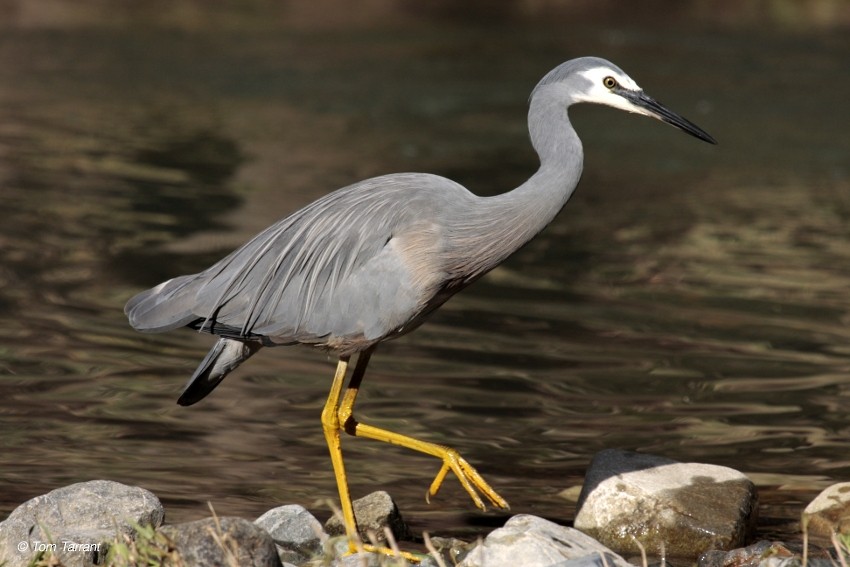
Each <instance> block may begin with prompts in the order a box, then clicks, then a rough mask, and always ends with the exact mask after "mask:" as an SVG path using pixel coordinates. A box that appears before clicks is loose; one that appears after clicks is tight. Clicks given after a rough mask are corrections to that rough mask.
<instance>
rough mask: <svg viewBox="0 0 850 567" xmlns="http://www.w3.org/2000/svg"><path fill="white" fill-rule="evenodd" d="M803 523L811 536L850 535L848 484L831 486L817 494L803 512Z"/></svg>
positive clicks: (849, 484) (849, 491) (849, 483)
mask: <svg viewBox="0 0 850 567" xmlns="http://www.w3.org/2000/svg"><path fill="white" fill-rule="evenodd" d="M803 522H804V523H805V525H806V529H807V530H808V532H809V535H811V536H815V537H819V538H825V539H829V538H831V537H832V534H833V533H839V534H850V482H841V483H838V484H833V485H832V486H830V487H828V488H826V489H825V490H824V491H823V492H821V493H820V494H818V495H817V497H815V499H814V500H812V501H811V502H810V503H809V505H808V506H806V509H805V510H803Z"/></svg>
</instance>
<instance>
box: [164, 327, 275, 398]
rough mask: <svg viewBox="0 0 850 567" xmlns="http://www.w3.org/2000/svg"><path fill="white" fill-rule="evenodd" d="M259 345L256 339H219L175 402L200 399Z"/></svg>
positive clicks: (258, 347) (257, 348)
mask: <svg viewBox="0 0 850 567" xmlns="http://www.w3.org/2000/svg"><path fill="white" fill-rule="evenodd" d="M261 347H262V344H260V343H259V342H257V341H237V340H234V339H219V340H218V342H217V343H215V345H214V346H213V347H212V348H211V349H210V351H209V352H208V353H207V356H205V357H204V360H202V361H201V364H200V365H199V366H198V369H197V370H195V373H194V374H193V375H192V377H191V378H190V379H189V382H188V383H187V384H186V387H185V388H183V393H182V394H180V397H179V398H178V399H177V403H178V404H180V405H181V406H191V405H192V404H194V403H197V402H199V401H201V400H202V399H204V398H205V397H206V396H207V394H209V393H210V392H212V391H213V390H214V389H215V387H216V386H218V385H219V383H221V381H222V380H224V377H225V376H227V375H228V374H230V372H231V371H232V370H233V369H235V368H236V367H237V366H239V365H240V364H242V363H243V362H245V361H246V360H248V358H250V357H251V355H253V354H254V353H255V352H257V351H258V350H260V348H261Z"/></svg>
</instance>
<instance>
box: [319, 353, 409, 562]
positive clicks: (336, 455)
mask: <svg viewBox="0 0 850 567" xmlns="http://www.w3.org/2000/svg"><path fill="white" fill-rule="evenodd" d="M367 359H368V356H367ZM358 366H359V360H358ZM347 370H348V357H347V356H345V357H340V359H339V363H338V364H337V367H336V373H335V374H334V380H333V385H332V386H331V391H330V393H329V394H328V400H327V402H325V407H324V409H323V410H322V429H323V430H324V432H325V440H326V441H327V443H328V449H329V450H330V453H331V462H332V463H333V468H334V476H335V477H336V484H337V490H338V491H339V500H340V506H341V507H342V519H343V523H344V524H345V535H346V536H347V537H348V550H349V553H357V552H358V551H360V550H361V549H362V550H363V551H372V552H376V553H382V554H385V555H397V556H401V557H403V558H404V559H406V560H407V561H410V562H412V563H419V562H420V561H421V559H422V558H421V557H418V556H416V555H413V554H411V553H407V552H404V551H393V550H392V549H389V548H385V547H375V546H373V545H360V546H359V547H360V549H358V543H359V542H360V538H359V536H358V533H357V520H356V518H355V517H354V505H353V504H352V503H351V493H350V492H349V489H348V477H347V476H346V474H345V463H344V462H343V459H342V447H341V446H340V440H339V432H340V430H341V429H342V427H341V423H340V421H339V396H340V393H341V392H342V385H343V382H344V381H345V373H346V371H347Z"/></svg>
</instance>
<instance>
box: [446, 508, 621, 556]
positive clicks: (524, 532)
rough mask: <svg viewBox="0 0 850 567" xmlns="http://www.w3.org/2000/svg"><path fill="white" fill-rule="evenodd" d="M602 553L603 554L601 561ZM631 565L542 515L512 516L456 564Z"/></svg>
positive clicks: (604, 548)
mask: <svg viewBox="0 0 850 567" xmlns="http://www.w3.org/2000/svg"><path fill="white" fill-rule="evenodd" d="M602 554H604V555H605V559H604V561H603V560H602ZM517 565H522V566H523V567H555V566H558V567H563V566H575V567H582V566H586V567H590V566H595V565H599V567H604V566H605V565H607V567H633V566H632V565H631V564H629V563H628V562H627V561H626V560H625V559H623V558H622V557H620V556H619V555H617V554H615V553H614V552H612V551H611V550H610V549H608V548H607V547H605V546H604V545H602V544H600V543H599V542H597V541H595V540H593V539H592V538H590V537H588V536H587V535H585V534H583V533H581V532H580V531H578V530H576V529H573V528H568V527H564V526H559V525H558V524H555V523H553V522H550V521H548V520H544V519H543V518H538V517H536V516H529V515H519V516H514V517H512V518H511V519H510V520H508V521H507V523H506V524H505V525H504V527H501V528H499V529H497V530H494V531H493V532H491V533H490V534H489V535H488V536H487V537H486V538H485V539H484V542H483V543H482V544H481V545H479V546H478V547H476V548H475V549H473V550H472V551H471V552H470V553H469V555H467V556H466V558H465V559H464V560H463V561H461V563H460V565H459V567H516V566H517Z"/></svg>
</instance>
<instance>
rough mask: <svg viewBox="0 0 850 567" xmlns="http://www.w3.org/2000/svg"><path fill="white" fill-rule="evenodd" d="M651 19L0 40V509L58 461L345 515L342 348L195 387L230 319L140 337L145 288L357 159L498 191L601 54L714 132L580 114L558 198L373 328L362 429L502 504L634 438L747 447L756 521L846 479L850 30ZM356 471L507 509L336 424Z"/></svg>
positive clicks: (784, 520)
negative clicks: (428, 448)
mask: <svg viewBox="0 0 850 567" xmlns="http://www.w3.org/2000/svg"><path fill="white" fill-rule="evenodd" d="M675 23H676V25H667V26H664V27H661V26H656V27H651V26H650V27H647V25H644V24H641V23H640V20H639V19H638V20H637V21H631V20H629V21H626V20H625V19H624V20H622V21H621V20H615V21H608V20H605V19H602V20H599V19H595V20H587V21H584V20H578V21H577V22H570V21H555V22H552V21H548V22H537V23H534V24H527V23H526V24H524V25H514V24H511V23H510V22H499V21H496V22H485V23H481V22H476V23H471V22H465V23H464V21H461V22H460V23H458V22H453V23H440V22H439V21H433V20H431V21H428V23H423V24H422V25H418V24H410V23H409V22H408V23H407V24H404V25H401V24H399V25H391V24H387V25H386V26H380V25H375V26H370V27H368V28H366V29H361V28H354V29H345V30H342V31H340V30H339V29H335V28H332V29H322V30H320V31H318V32H317V31H312V30H306V29H303V28H298V27H293V28H288V27H286V26H285V25H282V26H265V27H260V28H259V29H255V30H252V29H246V28H244V27H238V26H237V27H227V26H224V27H221V26H211V27H210V28H209V29H207V28H205V27H199V28H192V29H189V30H186V29H179V28H174V27H168V26H154V25H147V26H134V27H130V26H123V27H111V26H92V27H86V26H83V27H69V28H61V27H60V28H55V27H53V28H41V27H32V28H27V27H19V28H16V27H12V28H10V29H6V30H3V34H2V36H0V195H2V203H3V213H2V219H3V222H2V223H0V284H2V285H0V375H2V376H0V447H2V451H0V517H3V516H4V515H5V514H6V513H8V512H9V511H11V510H12V509H14V507H15V506H17V505H18V504H20V503H21V502H23V501H24V500H25V499H27V498H30V497H32V496H35V495H38V494H41V493H43V492H45V491H47V490H50V489H52V488H56V487H59V486H62V485H65V484H68V483H71V482H76V481H81V480H88V479H93V478H109V479H113V480H117V481H121V482H124V483H128V484H137V485H141V486H144V487H146V488H148V489H150V490H152V491H154V492H155V493H156V494H157V495H159V496H160V498H161V499H162V500H163V502H164V503H165V505H166V509H167V513H168V518H169V520H170V521H181V520H190V519H196V518H199V517H201V516H203V515H205V514H206V513H207V505H206V502H207V501H209V502H212V504H213V505H214V507H215V509H216V511H217V512H218V513H219V514H222V515H243V516H247V517H253V516H256V515H259V514H260V513H262V512H263V511H265V510H266V509H268V508H270V507H272V506H275V505H278V504H281V503H301V504H303V505H306V506H308V507H312V508H313V509H314V510H316V511H317V512H318V513H319V515H321V514H323V513H324V514H325V515H327V514H329V511H328V508H327V506H326V505H325V504H315V503H316V501H317V500H320V499H322V498H335V497H336V494H335V487H334V481H333V476H332V473H331V469H330V462H329V460H328V458H327V450H326V448H325V446H324V440H323V436H322V431H321V426H320V424H319V412H320V410H321V406H322V404H323V402H324V398H325V396H326V394H327V390H328V387H329V385H330V378H331V375H332V373H333V368H334V361H333V360H332V358H329V357H328V356H327V355H326V354H323V353H321V352H318V351H311V350H307V349H298V348H289V349H284V348H281V349H269V350H265V351H263V352H262V353H261V354H260V355H259V356H257V357H256V358H254V359H252V360H251V361H250V363H249V364H246V365H245V366H244V367H242V368H240V370H239V371H238V372H236V373H234V375H232V376H230V377H229V378H228V379H227V380H226V381H225V382H224V383H223V384H222V385H221V386H220V387H219V388H218V389H217V390H216V392H215V393H214V394H213V395H211V396H210V397H209V398H208V399H207V400H205V401H204V402H203V403H201V404H199V405H197V406H193V407H191V408H181V407H178V406H177V405H176V404H175V403H174V402H175V400H176V397H177V395H178V393H179V391H180V389H181V387H182V385H183V383H184V382H185V380H186V379H187V378H188V376H189V375H191V373H192V371H193V370H194V368H195V366H196V365H197V363H198V362H199V361H200V359H201V358H202V357H203V355H204V353H205V352H206V349H207V348H209V345H210V343H211V339H210V338H209V337H206V336H199V335H197V334H195V333H192V332H190V331H185V332H178V331H175V332H172V333H168V334H165V335H141V334H138V333H136V332H134V331H133V330H131V329H130V328H129V327H128V325H127V323H126V319H125V318H124V315H123V312H122V308H123V305H124V302H125V301H126V300H127V299H128V298H129V297H130V296H131V295H132V294H134V293H135V292H137V291H139V290H141V289H144V288H147V287H150V286H152V285H154V284H157V283H159V282H160V281H163V280H165V279H167V278H170V277H173V276H175V275H179V274H182V273H190V272H193V271H196V270H199V269H202V268H204V267H206V266H207V265H209V263H211V262H213V261H215V260H217V259H218V258H219V257H221V256H222V255H224V254H225V253H227V252H228V251H229V250H231V249H232V248H233V247H235V246H237V245H238V244H239V243H241V242H242V241H244V240H245V239H246V238H248V237H250V236H251V235H253V234H254V233H255V232H257V231H259V230H260V229H262V228H264V227H265V226H266V225H268V224H270V223H271V222H273V221H274V220H276V219H277V218H279V217H281V216H283V215H285V214H286V213H288V212H290V211H292V210H294V209H296V208H297V207H299V206H301V205H303V204H306V203H307V202H309V201H310V200H312V199H314V198H317V197H319V196H320V195H323V194H325V193H327V192H328V191H330V190H332V189H335V188H337V187H340V186H343V185H345V184H348V183H350V182H354V181H356V180H359V179H362V178H365V177H368V176H371V175H377V174H380V173H387V172H391V171H411V170H412V171H428V172H434V173H440V174H443V175H446V176H448V177H451V178H453V179H456V180H458V181H460V182H462V183H464V184H465V185H467V186H468V187H469V188H470V189H471V190H473V191H475V192H477V193H480V194H493V193H496V192H501V191H504V190H507V189H509V188H511V187H514V186H516V185H517V184H519V183H520V182H522V181H523V180H524V179H525V178H526V177H527V176H528V175H529V174H530V173H532V172H533V170H534V168H535V165H536V162H535V157H534V155H533V153H532V150H531V149H530V146H529V144H528V142H527V133H526V125H525V112H526V101H527V97H528V94H529V92H530V90H531V88H532V87H533V86H534V84H535V83H536V81H537V80H538V79H539V77H540V76H542V75H543V74H544V73H545V72H546V71H548V70H549V69H550V68H551V67H553V66H554V65H556V64H557V63H559V62H561V61H563V60H565V59H568V58H571V57H574V56H578V55H584V54H597V55H601V56H605V57H608V58H610V59H612V60H614V61H615V62H617V63H618V64H619V65H620V66H622V67H623V68H624V69H626V70H627V72H629V73H630V74H631V75H632V76H633V77H634V78H636V80H637V81H638V82H640V83H641V85H642V86H643V87H644V88H646V89H647V91H648V92H650V94H652V95H654V96H656V97H657V98H659V99H660V100H662V101H664V102H665V103H666V104H668V105H669V106H671V107H673V108H675V109H676V110H678V111H680V112H681V113H682V114H684V115H686V116H688V117H689V118H691V119H692V120H693V121H695V122H697V123H698V124H700V125H701V126H703V127H704V128H705V129H706V130H708V131H709V132H711V133H712V134H713V135H714V136H715V137H716V138H717V139H718V140H720V145H719V146H716V147H713V146H709V145H707V144H702V143H700V142H698V141H696V140H695V139H692V138H689V137H687V136H685V135H683V134H681V133H680V132H677V131H675V130H673V129H672V128H669V127H667V126H664V125H661V124H658V123H655V122H652V121H650V120H647V119H645V118H637V117H632V116H627V115H624V114H622V113H619V112H615V111H613V110H610V109H599V108H576V109H575V110H574V112H573V113H572V115H573V117H574V122H575V124H576V127H577V129H578V130H579V133H580V135H581V136H582V138H583V140H584V145H585V152H586V163H585V174H584V178H583V180H582V182H581V185H580V187H579V190H578V192H577V194H576V196H575V197H574V198H573V200H572V201H571V203H570V204H569V205H568V206H567V208H566V209H565V210H564V211H563V212H562V214H561V215H559V216H558V218H557V219H556V220H555V222H554V223H553V224H552V225H551V226H550V227H549V228H548V229H547V230H546V231H545V232H544V233H543V234H541V235H540V237H538V238H537V239H536V240H535V241H533V242H532V243H531V244H530V245H529V246H528V247H526V248H525V249H523V250H522V251H521V252H520V253H518V254H517V255H516V256H515V257H513V258H512V259H511V260H510V261H509V262H507V263H506V264H505V265H504V266H503V267H501V268H499V269H497V270H496V271H494V272H493V273H492V274H491V275H490V276H488V277H487V278H485V279H483V280H482V281H480V282H478V283H477V284H476V285H475V286H473V287H472V288H470V289H468V290H467V291H466V292H464V293H463V294H461V295H459V296H458V297H456V298H454V299H453V300H452V301H450V302H449V303H448V304H447V305H446V306H445V307H444V308H443V309H442V310H441V311H440V312H438V313H437V314H436V315H435V316H434V317H433V318H432V320H431V321H430V322H429V323H428V324H426V325H425V326H423V327H422V328H421V329H419V330H418V331H417V332H416V333H413V334H411V335H409V336H407V337H405V338H403V339H401V340H398V341H395V342H392V343H388V344H386V345H384V346H382V347H381V348H379V349H378V351H377V354H376V355H375V357H374V358H373V362H372V366H371V370H372V371H371V373H370V375H369V377H368V379H367V381H366V383H365V389H364V391H363V393H362V397H361V400H362V401H360V403H359V406H358V409H359V412H360V416H361V418H362V419H363V420H364V421H367V422H371V423H374V424H376V425H380V426H383V427H387V428H390V429H394V430H398V431H401V432H404V433H407V434H410V435H414V436H419V437H422V438H425V439H429V440H432V441H436V442H440V443H449V444H452V445H453V446H455V447H456V448H457V449H459V450H460V451H461V452H462V453H463V454H464V455H465V456H466V457H467V458H468V459H469V460H470V461H471V462H472V463H474V464H475V465H476V466H477V467H478V468H479V470H480V471H481V472H482V474H483V475H484V476H485V477H486V478H487V479H488V480H489V481H490V482H491V484H492V485H493V486H494V487H495V488H497V490H499V491H500V492H501V493H502V495H503V496H504V497H505V498H506V499H508V501H509V502H510V503H511V505H512V512H529V513H535V514H539V515H543V516H547V517H550V518H553V519H556V520H559V521H563V522H568V521H571V519H572V516H573V512H574V510H573V504H572V503H571V502H570V501H568V500H566V499H565V498H564V497H562V496H561V495H559V493H560V492H561V491H562V490H564V489H566V488H569V487H571V486H573V485H576V484H580V482H581V479H582V477H583V474H584V470H585V467H586V466H587V464H588V461H589V460H590V458H591V457H592V455H593V454H594V453H596V452H597V451H599V450H601V449H604V448H609V447H622V448H627V449H633V450H640V451H646V452H651V453H656V454H660V455H664V456H667V457H671V458H675V459H679V460H698V461H702V462H708V463H714V464H719V465H728V466H732V467H735V468H737V469H739V470H742V471H743V472H745V473H747V474H748V475H750V476H751V478H753V479H754V481H755V482H756V483H757V484H758V486H759V490H760V494H761V502H762V510H761V513H762V517H763V520H762V528H761V529H762V530H763V531H764V532H776V531H779V532H782V531H786V530H792V531H793V529H794V528H793V525H791V524H790V523H789V522H791V521H793V519H794V518H796V517H797V516H798V514H799V512H800V506H801V503H804V502H806V501H807V500H808V499H809V498H811V497H812V496H813V495H814V494H816V493H817V492H818V491H819V490H820V489H821V488H823V487H824V486H826V485H828V484H830V483H831V482H833V481H837V480H847V479H848V477H850V412H848V411H847V408H848V406H850V358H848V357H850V346H848V345H850V325H849V324H850V296H848V289H850V228H848V226H850V224H848V219H850V157H848V156H850V142H848V136H847V130H846V127H847V121H846V120H845V116H844V115H843V114H840V113H841V109H842V108H844V107H845V106H846V101H847V93H848V92H850V74H848V73H847V72H846V71H847V67H846V66H847V61H848V60H850V44H848V42H847V40H846V30H837V31H836V30H823V29H803V30H794V31H792V32H789V31H787V30H785V31H783V30H781V29H773V28H772V27H770V26H766V27H764V28H760V27H759V28H758V29H756V28H757V26H749V27H748V26H741V27H734V28H731V29H730V28H726V27H723V26H720V25H701V24H700V23H699V21H697V20H690V19H687V18H683V19H681V20H678V21H676V22H675ZM344 443H345V444H344V448H345V450H346V455H347V463H348V467H349V472H350V475H351V482H352V489H353V492H354V494H355V495H362V494H365V493H367V492H370V491H372V490H375V489H378V488H385V489H387V490H389V491H390V492H391V493H392V494H393V496H394V497H395V498H396V499H397V500H398V502H399V503H400V505H401V507H402V510H403V511H404V513H405V515H406V517H407V518H408V520H409V521H410V523H411V524H412V525H413V527H414V529H416V530H422V529H429V530H432V531H434V530H436V531H441V532H448V533H452V534H456V535H462V534H464V533H471V532H475V531H476V530H478V529H480V526H486V525H491V524H496V523H498V522H500V521H502V518H503V516H502V515H498V514H497V515H481V514H478V513H477V512H476V511H475V510H474V509H473V508H472V507H471V504H470V503H469V502H468V500H467V499H466V496H465V495H464V494H463V493H462V491H461V489H460V488H459V487H458V486H457V484H456V483H454V481H451V482H450V483H447V485H446V486H445V488H444V490H443V492H442V493H441V494H440V495H439V496H438V497H437V498H436V499H435V500H434V501H433V502H432V503H431V505H427V504H425V502H424V498H423V495H424V492H425V489H426V487H427V486H428V484H429V483H430V481H431V478H432V475H433V474H435V473H436V471H437V469H438V468H439V467H438V464H437V463H435V462H433V461H429V460H428V458H427V457H423V456H420V455H416V454H411V453H408V452H405V451H403V450H400V449H396V448H392V447H389V446H384V445H380V444H376V443H374V442H370V441H366V440H353V439H345V440H344Z"/></svg>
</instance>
